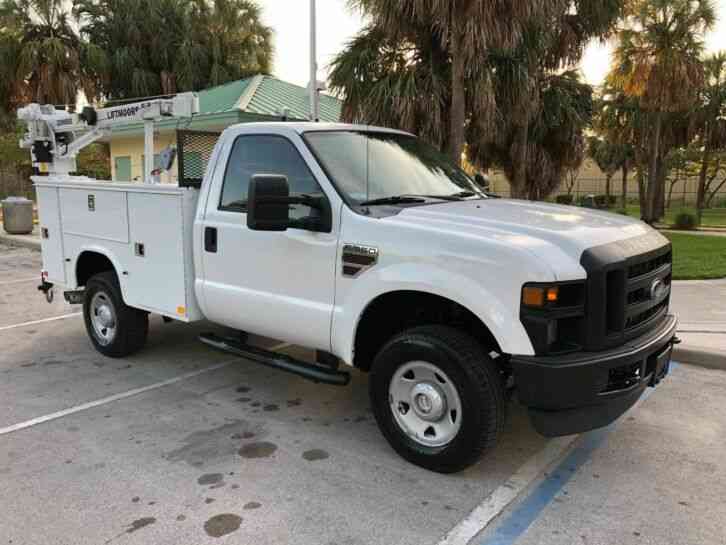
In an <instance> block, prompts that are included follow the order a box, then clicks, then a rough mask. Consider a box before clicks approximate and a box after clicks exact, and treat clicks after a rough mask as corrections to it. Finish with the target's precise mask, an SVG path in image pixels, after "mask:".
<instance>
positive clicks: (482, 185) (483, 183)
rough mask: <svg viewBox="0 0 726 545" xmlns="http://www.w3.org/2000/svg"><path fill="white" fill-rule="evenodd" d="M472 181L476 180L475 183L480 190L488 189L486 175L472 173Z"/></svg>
mask: <svg viewBox="0 0 726 545" xmlns="http://www.w3.org/2000/svg"><path fill="white" fill-rule="evenodd" d="M474 181H475V182H476V185H478V186H479V189H481V190H482V191H489V180H488V179H487V177H486V176H483V175H482V174H481V173H479V172H477V173H476V174H475V175H474Z"/></svg>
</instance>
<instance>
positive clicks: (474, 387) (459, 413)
mask: <svg viewBox="0 0 726 545" xmlns="http://www.w3.org/2000/svg"><path fill="white" fill-rule="evenodd" d="M369 384H370V397H371V404H372V408H373V412H374V414H375V416H376V420H377V422H378V425H379V427H380V429H381V431H382V433H383V435H384V436H385V437H386V439H387V440H388V442H389V443H390V444H391V446H392V447H393V448H394V449H395V450H396V452H398V453H399V454H400V455H401V456H402V457H404V458H405V459H407V460H409V461H410V462H412V463H414V464H416V465H419V466H422V467H425V468H427V469H430V470H433V471H438V472H442V473H453V472H456V471H460V470H462V469H464V468H466V467H468V466H470V465H472V464H474V463H475V462H476V461H477V460H478V459H479V458H480V457H481V456H482V455H483V454H484V452H486V451H487V450H489V449H491V448H492V447H493V446H494V445H495V443H496V439H497V435H498V433H499V431H500V430H501V428H502V427H503V422H504V416H505V396H504V388H503V384H502V379H501V376H500V373H499V371H498V369H497V368H496V365H495V364H494V362H493V361H492V360H491V358H489V356H488V355H487V354H486V353H485V351H484V350H483V349H482V347H481V346H480V345H479V343H477V342H476V341H475V340H474V339H472V338H471V337H470V336H468V335H466V334H464V333H461V332H460V331H457V330H455V329H452V328H449V327H445V326H423V327H417V328H413V329H410V330H408V331H404V332H403V333H401V334H400V335H398V336H396V337H394V338H393V339H392V340H391V341H389V342H388V343H387V344H386V345H385V346H384V347H383V348H382V349H381V351H380V352H379V353H378V355H377V356H376V358H375V360H374V362H373V366H372V368H371V376H370V383H369Z"/></svg>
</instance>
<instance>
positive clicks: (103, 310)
mask: <svg viewBox="0 0 726 545" xmlns="http://www.w3.org/2000/svg"><path fill="white" fill-rule="evenodd" d="M90 311H91V312H90V314H91V325H92V326H93V331H94V333H95V335H96V340H98V342H99V343H101V344H102V345H103V346H106V345H108V344H111V343H112V342H113V339H114V337H116V309H114V306H113V303H112V302H111V298H110V297H109V296H108V295H106V294H105V293H103V292H98V293H96V294H95V295H94V296H93V298H92V299H91V306H90Z"/></svg>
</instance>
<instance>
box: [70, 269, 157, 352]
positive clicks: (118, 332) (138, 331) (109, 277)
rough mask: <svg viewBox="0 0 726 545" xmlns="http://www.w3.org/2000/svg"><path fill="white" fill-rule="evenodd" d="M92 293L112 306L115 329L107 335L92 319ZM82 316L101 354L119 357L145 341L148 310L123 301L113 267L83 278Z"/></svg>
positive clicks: (94, 344)
mask: <svg viewBox="0 0 726 545" xmlns="http://www.w3.org/2000/svg"><path fill="white" fill-rule="evenodd" d="M96 295H98V296H99V297H100V298H102V299H103V300H104V301H105V302H106V303H107V304H108V305H110V306H111V307H112V310H113V313H114V317H115V320H114V324H115V326H114V330H115V331H114V334H113V336H112V337H111V338H104V337H103V336H102V334H101V333H99V332H97V331H96V329H95V327H94V325H93V323H92V312H93V311H92V309H91V306H92V303H93V301H94V297H95V296H96ZM83 320H84V322H85V323H86V331H87V332H88V336H89V338H90V339H91V342H92V343H93V346H94V348H95V349H96V350H98V351H99V352H100V353H101V354H103V355H104V356H108V357H110V358H123V357H125V356H129V355H131V354H133V353H134V352H137V351H139V350H141V348H143V346H144V344H146V337H147V334H148V331H149V314H148V313H147V312H145V311H143V310H139V309H135V308H132V307H129V306H127V305H126V303H124V300H123V297H122V296H121V288H120V286H119V283H118V277H117V276H116V273H114V272H113V271H107V272H102V273H99V274H97V275H95V276H93V277H91V279H90V280H89V281H88V282H87V284H86V290H85V295H84V299H83Z"/></svg>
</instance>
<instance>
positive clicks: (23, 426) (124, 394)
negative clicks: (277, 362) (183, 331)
mask: <svg viewBox="0 0 726 545" xmlns="http://www.w3.org/2000/svg"><path fill="white" fill-rule="evenodd" d="M288 346H290V345H289V343H282V344H278V345H276V346H273V347H272V348H270V350H272V351H273V352H274V351H275V350H282V349H283V348H286V347H288ZM240 359H241V358H234V359H231V360H227V361H223V362H222V363H218V364H217V365H212V366H211V367H206V368H205V369H200V370H198V371H192V372H190V373H185V374H183V375H179V376H177V377H174V378H170V379H167V380H163V381H161V382H156V383H154V384H149V385H148V386H142V387H140V388H134V389H133V390H128V391H126V392H121V393H119V394H114V395H112V396H108V397H104V398H101V399H96V400H95V401H89V402H88V403H82V404H81V405H76V406H75V407H69V408H68V409H63V410H61V411H56V412H54V413H51V414H46V415H44V416H38V417H37V418H32V419H30V420H26V421H25V422H18V423H17V424H13V425H12V426H8V427H6V428H0V435H7V434H8V433H13V432H16V431H20V430H24V429H27V428H31V427H33V426H37V425H38V424H44V423H45V422H50V421H51V420H57V419H59V418H63V417H64V416H69V415H71V414H76V413H79V412H82V411H87V410H88V409H93V408H95V407H100V406H102V405H107V404H109V403H113V402H114V401H119V400H121V399H126V398H129V397H133V396H137V395H139V394H143V393H145V392H150V391H151V390H157V389H159V388H164V387H166V386H171V385H172V384H176V383H177V382H182V381H184V380H188V379H190V378H194V377H198V376H199V375H203V374H204V373H211V372H212V371H217V370H218V369H222V368H224V367H227V366H229V365H232V364H233V363H235V362H238V361H240Z"/></svg>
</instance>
